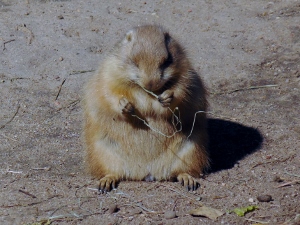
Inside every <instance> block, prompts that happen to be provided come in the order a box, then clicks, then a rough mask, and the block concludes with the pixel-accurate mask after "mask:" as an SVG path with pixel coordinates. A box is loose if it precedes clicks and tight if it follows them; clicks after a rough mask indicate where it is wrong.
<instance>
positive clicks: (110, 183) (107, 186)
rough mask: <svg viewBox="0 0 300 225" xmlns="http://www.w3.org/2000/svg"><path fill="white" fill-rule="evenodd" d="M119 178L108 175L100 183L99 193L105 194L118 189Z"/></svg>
mask: <svg viewBox="0 0 300 225" xmlns="http://www.w3.org/2000/svg"><path fill="white" fill-rule="evenodd" d="M117 180H118V179H117V177H116V176H113V175H106V176H105V177H103V178H102V179H100V182H99V192H100V193H101V194H105V193H107V192H109V191H111V190H112V189H115V188H116V182H117Z"/></svg>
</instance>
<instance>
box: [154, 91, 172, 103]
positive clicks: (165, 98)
mask: <svg viewBox="0 0 300 225" xmlns="http://www.w3.org/2000/svg"><path fill="white" fill-rule="evenodd" d="M173 96H174V92H173V91H170V90H166V91H164V92H163V93H162V94H161V95H159V96H158V101H159V102H160V103H161V104H162V106H163V107H168V106H170V104H171V101H172V100H173Z"/></svg>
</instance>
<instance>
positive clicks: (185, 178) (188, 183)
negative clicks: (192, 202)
mask: <svg viewBox="0 0 300 225" xmlns="http://www.w3.org/2000/svg"><path fill="white" fill-rule="evenodd" d="M177 180H178V181H179V182H180V183H181V185H182V186H184V187H185V188H186V189H187V191H195V190H196V189H197V188H198V187H199V186H200V184H199V183H198V182H197V181H196V180H195V178H194V177H192V176H191V175H189V174H187V173H181V174H179V175H178V176H177Z"/></svg>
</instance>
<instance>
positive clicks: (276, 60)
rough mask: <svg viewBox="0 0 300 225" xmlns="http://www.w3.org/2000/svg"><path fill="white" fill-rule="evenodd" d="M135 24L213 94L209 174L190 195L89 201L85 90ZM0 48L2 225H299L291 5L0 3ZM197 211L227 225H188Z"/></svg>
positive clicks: (139, 194) (296, 25)
mask: <svg viewBox="0 0 300 225" xmlns="http://www.w3.org/2000/svg"><path fill="white" fill-rule="evenodd" d="M145 23H157V24H161V25H163V26H164V27H166V28H167V29H168V30H169V31H170V33H171V34H172V35H173V36H175V37H176V39H178V40H179V41H180V42H181V43H182V44H183V46H185V47H186V49H187V50H188V52H189V56H190V57H191V59H192V61H193V63H194V67H195V68H196V69H197V70H198V71H199V72H200V74H201V76H202V77H203V80H204V81H205V83H206V85H207V87H208V89H209V92H210V97H209V102H210V109H209V112H210V120H209V135H210V140H211V142H210V147H209V150H210V152H211V158H212V159H211V160H212V169H211V171H210V172H209V173H208V174H206V176H205V177H204V178H203V179H201V180H200V183H201V187H200V188H199V189H198V190H197V191H195V192H187V191H185V190H184V189H183V188H182V187H181V186H180V185H179V184H177V183H171V182H161V183H160V182H151V183H147V182H121V183H120V185H119V187H118V189H117V190H116V191H113V192H111V193H109V194H105V195H99V194H98V193H97V191H96V190H95V188H96V187H97V181H96V180H92V179H91V178H90V177H89V175H87V174H86V173H85V172H84V157H83V156H84V151H83V147H82V144H81V140H80V136H81V122H82V115H81V112H82V110H81V108H80V98H81V96H82V91H81V90H82V86H83V85H84V84H85V82H86V81H87V79H88V78H89V77H90V76H91V74H92V72H93V71H94V70H95V69H96V68H97V67H98V65H99V62H100V61H101V60H102V59H103V58H104V57H105V54H106V53H107V52H108V51H109V50H110V49H111V48H112V46H113V45H114V43H115V42H116V41H118V40H119V39H121V38H122V35H123V34H124V33H125V32H126V31H127V30H128V29H130V28H131V27H133V26H136V25H139V24H145ZM0 44H1V46H0V65H1V66H0V96H1V97H0V103H1V110H0V118H1V121H0V169H1V173H0V176H1V178H0V179H1V182H0V188H1V192H0V208H1V210H0V224H50V223H52V224H255V223H257V224H260V223H261V224H265V223H268V224H300V218H299V214H300V207H299V205H300V193H299V192H300V184H299V182H300V152H299V150H300V126H299V125H300V117H299V112H300V104H299V102H300V85H299V83H300V2H299V0H285V1H284V0H282V1H281V0H274V1H265V0H255V1H254V0H233V1H224V0H215V1H212V0H199V1H198V0H191V1H186V2H184V1H182V2H179V1H158V0H155V1H137V0H135V1H129V0H125V1H115V0H112V1H96V0H90V1H79V0H0ZM268 85H274V86H268ZM260 195H271V196H272V199H273V201H270V202H259V201H258V200H257V197H258V196H260ZM201 205H204V206H208V207H212V208H215V209H218V210H220V211H222V212H223V213H224V215H222V216H220V217H219V218H218V219H217V220H215V221H214V220H211V219H208V218H205V217H193V216H191V215H189V212H190V210H192V209H196V208H199V207H200V206H201ZM250 205H255V206H258V208H259V209H257V210H255V211H253V212H249V213H247V214H246V215H245V216H244V217H239V216H237V215H236V214H235V213H232V212H231V210H233V209H234V208H240V207H245V206H250ZM115 208H117V210H115ZM114 211H116V212H114ZM168 211H175V212H176V214H177V217H175V218H171V219H166V215H165V213H167V214H168ZM297 215H298V217H297Z"/></svg>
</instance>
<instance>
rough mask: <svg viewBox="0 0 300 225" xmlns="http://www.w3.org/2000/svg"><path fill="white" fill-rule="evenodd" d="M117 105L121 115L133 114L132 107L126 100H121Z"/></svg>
mask: <svg viewBox="0 0 300 225" xmlns="http://www.w3.org/2000/svg"><path fill="white" fill-rule="evenodd" d="M119 104H120V108H121V110H122V113H123V114H133V113H134V107H133V105H132V104H131V103H130V102H129V101H128V100H127V99H126V98H121V99H120V101H119Z"/></svg>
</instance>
